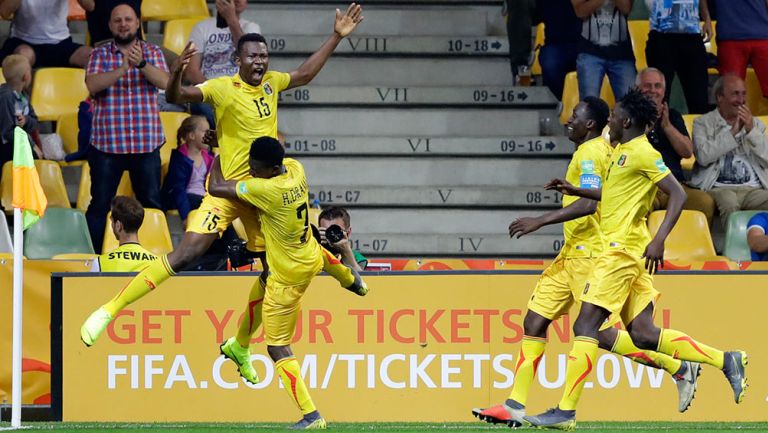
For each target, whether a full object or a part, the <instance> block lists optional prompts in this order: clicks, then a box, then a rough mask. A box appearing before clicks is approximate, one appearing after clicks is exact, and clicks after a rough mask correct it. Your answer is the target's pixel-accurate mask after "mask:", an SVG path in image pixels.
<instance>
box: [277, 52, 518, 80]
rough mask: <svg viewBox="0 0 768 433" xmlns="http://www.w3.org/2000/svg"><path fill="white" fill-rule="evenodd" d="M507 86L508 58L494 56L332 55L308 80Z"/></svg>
mask: <svg viewBox="0 0 768 433" xmlns="http://www.w3.org/2000/svg"><path fill="white" fill-rule="evenodd" d="M306 59H307V57H306V56H285V57H275V58H272V59H271V60H270V63H269V68H270V69H272V70H276V71H284V72H288V71H291V70H294V69H296V68H298V67H299V65H301V63H302V62H304V61H305V60H306ZM467 83H476V84H478V85H479V86H510V85H512V74H511V72H510V69H509V61H508V60H507V59H504V58H496V57H481V58H473V57H456V58H411V57H396V58H358V57H343V56H334V57H331V59H330V60H328V63H326V64H325V66H324V67H323V69H322V70H321V71H320V73H319V74H318V75H317V76H316V77H315V79H314V80H313V81H312V84H313V85H315V86H347V85H355V86H389V87H408V86H466V85H467Z"/></svg>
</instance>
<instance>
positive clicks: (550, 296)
mask: <svg viewBox="0 0 768 433" xmlns="http://www.w3.org/2000/svg"><path fill="white" fill-rule="evenodd" d="M595 262H596V259H594V258H589V257H570V258H566V257H562V256H557V258H556V259H555V261H553V262H552V264H550V265H549V266H548V267H547V269H545V270H544V272H543V273H542V274H541V278H539V281H538V283H536V288H535V289H534V290H533V295H532V296H531V299H530V301H528V309H529V310H530V311H533V312H534V313H536V314H538V315H540V316H543V317H546V318H547V319H549V320H557V319H558V318H559V317H560V316H562V315H563V314H566V313H568V311H569V310H570V308H571V305H572V304H574V303H575V304H576V307H577V308H576V311H577V312H578V308H579V307H580V305H581V302H580V301H579V298H580V296H581V294H582V292H583V291H584V287H585V286H586V283H587V277H588V276H589V273H590V272H591V271H592V267H593V265H594V264H595ZM574 320H575V317H574ZM620 320H621V318H620V317H619V315H618V314H612V315H611V316H610V317H609V318H608V319H607V320H606V321H605V323H604V324H603V326H601V327H600V329H601V330H603V329H606V328H608V327H611V326H613V325H615V324H616V323H618V322H619V321H620Z"/></svg>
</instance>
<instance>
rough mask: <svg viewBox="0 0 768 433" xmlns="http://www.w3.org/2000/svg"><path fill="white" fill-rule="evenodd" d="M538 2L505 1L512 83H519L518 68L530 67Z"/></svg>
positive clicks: (533, 0) (525, 0) (503, 12)
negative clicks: (533, 27) (533, 28)
mask: <svg viewBox="0 0 768 433" xmlns="http://www.w3.org/2000/svg"><path fill="white" fill-rule="evenodd" d="M535 11H536V0H504V9H503V11H502V15H504V18H505V21H506V26H507V40H508V41H509V66H510V68H511V69H512V83H513V84H516V83H517V71H518V68H520V67H521V66H522V67H530V65H531V62H532V61H533V56H532V55H531V51H532V50H531V48H532V43H531V42H532V39H533V32H532V30H531V26H533V21H534V19H533V18H534V17H533V16H534V13H535Z"/></svg>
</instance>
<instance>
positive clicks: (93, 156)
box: [85, 144, 167, 253]
mask: <svg viewBox="0 0 768 433" xmlns="http://www.w3.org/2000/svg"><path fill="white" fill-rule="evenodd" d="M166 146H167V144H166ZM88 165H90V167H91V204H90V205H88V210H87V211H86V212H85V219H86V220H87V221H88V231H90V233H91V241H93V249H94V250H95V251H96V252H97V253H99V252H101V244H102V242H104V228H105V227H106V224H107V213H108V212H109V209H110V203H111V202H112V197H114V196H115V194H116V193H117V187H118V185H120V178H121V177H122V176H123V172H124V171H125V170H128V174H129V175H130V177H131V185H132V186H133V191H134V192H135V193H136V198H137V199H138V200H139V202H141V204H142V205H143V206H144V207H146V208H156V209H160V208H161V207H162V206H161V202H160V148H157V149H155V150H154V151H153V152H150V153H127V154H116V153H105V152H102V151H100V150H97V149H96V148H95V147H92V148H91V150H90V152H89V153H88Z"/></svg>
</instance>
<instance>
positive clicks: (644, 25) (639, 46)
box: [627, 20, 651, 71]
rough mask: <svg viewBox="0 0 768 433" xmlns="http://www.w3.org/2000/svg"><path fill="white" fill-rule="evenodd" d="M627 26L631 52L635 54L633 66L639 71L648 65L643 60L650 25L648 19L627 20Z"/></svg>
mask: <svg viewBox="0 0 768 433" xmlns="http://www.w3.org/2000/svg"><path fill="white" fill-rule="evenodd" d="M627 27H628V28H629V37H630V40H631V42H632V52H633V53H634V54H635V67H636V68H637V70H638V71H641V70H643V69H645V68H647V67H648V62H647V61H646V60H645V45H646V44H647V43H648V33H649V32H650V31H651V25H650V22H648V20H629V21H627Z"/></svg>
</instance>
